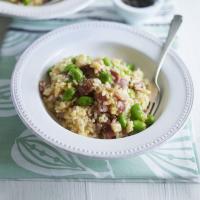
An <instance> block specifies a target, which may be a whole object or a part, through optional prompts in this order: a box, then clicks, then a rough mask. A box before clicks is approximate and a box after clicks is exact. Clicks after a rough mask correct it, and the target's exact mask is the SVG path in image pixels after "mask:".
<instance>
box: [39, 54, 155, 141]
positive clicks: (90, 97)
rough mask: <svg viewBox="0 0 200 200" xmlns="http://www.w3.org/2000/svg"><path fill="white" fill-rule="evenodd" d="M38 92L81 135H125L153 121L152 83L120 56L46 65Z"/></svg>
mask: <svg viewBox="0 0 200 200" xmlns="http://www.w3.org/2000/svg"><path fill="white" fill-rule="evenodd" d="M39 90H40V93H41V96H42V99H43V102H44V104H45V107H46V109H47V110H48V111H49V112H50V113H51V114H52V115H53V116H54V118H55V119H56V120H57V122H58V123H59V124H60V125H62V126H63V127H65V128H66V129H68V130H70V131H72V132H74V133H77V134H80V135H84V136H88V137H93V138H104V139H113V138H121V137H126V136H129V135H133V134H136V133H138V132H140V131H143V130H144V129H146V128H147V127H149V126H150V125H152V124H153V123H154V121H155V118H154V116H152V115H147V114H146V113H145V111H146V109H147V106H148V104H149V101H150V94H151V91H150V89H149V81H148V80H147V79H144V75H143V72H142V71H141V70H140V69H138V68H136V67H135V66H134V65H133V64H132V63H126V62H124V61H122V60H120V59H111V58H108V57H104V58H91V57H89V56H86V55H78V56H75V57H68V58H66V59H63V60H62V61H61V62H59V63H57V64H55V65H54V66H52V67H51V68H49V69H48V71H47V78H46V79H45V80H41V81H40V83H39Z"/></svg>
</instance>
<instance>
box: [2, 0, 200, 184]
mask: <svg viewBox="0 0 200 200" xmlns="http://www.w3.org/2000/svg"><path fill="white" fill-rule="evenodd" d="M102 2H103V1H101V2H100V1H98V2H97V3H96V4H94V5H92V6H91V7H89V8H87V9H86V10H85V11H82V12H80V13H77V14H75V15H73V16H71V17H70V18H68V19H60V20H51V21H24V20H19V19H18V20H15V21H14V23H13V24H12V26H11V28H10V30H9V32H8V33H7V36H6V39H5V42H4V44H3V48H2V49H1V51H0V54H1V57H0V127H1V128H0V179H17V180H24V179H26V180H27V179H31V180H35V179H48V180H51V179H59V180H61V179H76V180H82V179H84V180H85V179H87V180H94V181H99V180H104V181H137V182H145V181H158V182H163V181H176V182H186V181H197V180H198V176H199V166H198V160H197V156H196V152H195V145H194V144H193V141H192V132H193V130H192V124H191V122H190V121H189V122H188V124H187V125H186V126H185V127H184V129H182V130H181V131H180V132H179V133H177V134H176V135H175V136H174V137H172V138H171V139H169V140H168V141H167V142H166V143H165V144H162V145H161V146H159V147H157V148H155V149H153V150H151V151H149V152H147V153H146V154H143V155H140V156H137V157H130V158H126V159H115V160H97V159H90V158H86V157H81V156H77V155H73V154H71V153H66V152H64V151H62V150H60V149H58V148H55V147H52V146H50V145H48V144H46V143H45V142H44V141H42V140H41V139H39V138H38V137H36V136H35V135H34V134H33V133H31V132H30V131H29V130H28V129H27V128H26V127H25V126H24V125H23V124H22V122H21V121H20V119H19V117H18V116H17V114H16V112H15V110H14V107H13V104H12V102H11V99H10V77H11V73H12V70H13V67H14V65H15V63H16V61H17V59H18V57H19V56H20V55H21V53H22V52H23V51H24V49H25V48H26V47H27V46H29V45H30V44H31V43H32V42H33V41H34V40H35V39H36V38H38V37H39V36H40V35H42V34H44V33H45V32H46V31H49V30H51V29H54V28H56V27H59V26H62V25H66V24H70V23H74V22H79V21H84V20H107V21H108V20H109V21H118V22H124V21H123V19H121V18H120V17H119V16H118V15H117V13H115V12H114V10H113V9H112V6H111V4H110V3H109V2H108V1H106V3H105V1H104V3H102ZM166 2H167V3H166V4H165V6H164V7H163V9H162V10H161V12H160V15H159V17H157V18H156V20H155V19H154V20H153V19H152V21H149V22H148V23H146V24H143V25H141V27H140V28H143V29H145V30H147V31H150V32H153V33H154V34H156V35H157V36H158V37H160V38H161V39H164V38H165V36H166V33H167V29H168V23H169V20H170V19H171V16H172V14H173V12H172V11H173V9H169V8H171V7H170V6H172V4H170V0H168V1H166ZM100 8H101V9H100ZM159 20H160V21H159Z"/></svg>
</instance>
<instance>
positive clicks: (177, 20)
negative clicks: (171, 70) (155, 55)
mask: <svg viewBox="0 0 200 200" xmlns="http://www.w3.org/2000/svg"><path fill="white" fill-rule="evenodd" d="M181 23H182V16H181V15H175V16H174V18H173V19H172V21H171V23H170V27H169V32H168V35H167V39H166V42H165V43H164V45H163V47H162V50H161V53H160V56H159V60H158V67H157V69H156V74H155V77H154V82H155V84H156V85H157V86H158V75H159V73H160V69H161V67H162V65H163V62H164V60H165V57H166V55H167V52H168V50H169V48H170V47H171V45H172V43H173V41H174V39H175V35H176V33H177V31H178V29H179V27H180V25H181Z"/></svg>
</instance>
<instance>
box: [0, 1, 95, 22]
mask: <svg viewBox="0 0 200 200" xmlns="http://www.w3.org/2000/svg"><path fill="white" fill-rule="evenodd" d="M93 1H94V0H73V1H72V0H71V2H72V3H73V5H75V7H73V9H71V10H68V11H66V7H67V6H68V7H69V3H70V2H68V1H66V0H62V1H59V2H57V3H55V4H48V5H45V4H44V5H42V6H24V5H16V4H13V3H10V2H4V1H0V14H1V15H7V16H13V17H19V18H26V19H34V20H42V19H53V18H61V17H65V16H68V15H70V14H73V13H75V12H78V11H80V10H82V9H84V8H86V7H87V6H89V5H90V4H91V3H93Z"/></svg>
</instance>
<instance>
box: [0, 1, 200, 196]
mask: <svg viewBox="0 0 200 200" xmlns="http://www.w3.org/2000/svg"><path fill="white" fill-rule="evenodd" d="M176 7H177V10H178V11H177V13H179V14H182V15H183V16H184V23H183V27H182V29H181V30H180V33H179V38H180V40H179V47H180V48H179V49H180V50H179V53H180V55H181V57H182V58H183V60H184V61H185V62H186V64H187V65H188V67H189V70H190V72H191V74H192V78H193V81H194V85H195V104H194V108H193V113H192V118H193V121H194V126H195V130H196V134H195V137H194V139H195V140H196V142H197V144H198V146H199V147H200V134H199V133H200V123H199V121H200V78H199V77H200V75H199V74H200V50H199V48H200V22H199V20H200V12H199V10H200V1H199V0H190V1H189V0H176ZM46 199H47V200H64V199H65V200H67V199H70V200H82V199H83V200H85V199H87V200H93V199H95V200H98V199H99V200H102V199H109V200H112V199H115V200H128V199H139V200H144V199H145V200H147V199H148V200H179V199H180V200H188V199H189V200H199V199H200V184H189V183H187V184H184V183H162V184H158V183H92V182H87V183H86V182H53V181H52V182H41V181H34V182H30V181H1V182H0V200H46Z"/></svg>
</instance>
